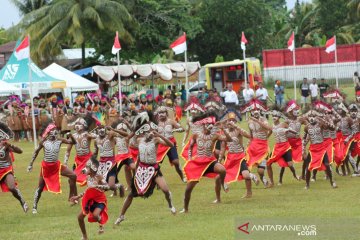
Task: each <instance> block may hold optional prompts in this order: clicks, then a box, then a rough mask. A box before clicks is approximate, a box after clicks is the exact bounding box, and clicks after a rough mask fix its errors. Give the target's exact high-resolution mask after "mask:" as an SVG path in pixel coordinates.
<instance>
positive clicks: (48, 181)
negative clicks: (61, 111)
mask: <svg viewBox="0 0 360 240" xmlns="http://www.w3.org/2000/svg"><path fill="white" fill-rule="evenodd" d="M58 133H59V132H58V130H57V129H56V126H55V124H54V123H52V122H48V123H45V124H43V125H42V129H40V134H41V137H42V140H41V142H40V143H39V146H38V147H37V149H36V150H35V152H34V154H33V157H32V160H31V161H30V163H29V166H28V168H27V170H28V172H31V170H32V168H33V164H34V161H35V159H36V157H37V155H38V154H39V152H40V150H41V149H44V160H43V161H42V162H41V172H40V178H39V185H38V188H37V189H36V190H35V196H34V205H33V209H32V213H33V214H36V213H37V207H38V203H39V200H40V197H41V193H42V192H43V191H49V192H52V193H61V188H60V174H61V176H65V177H67V178H69V186H70V192H69V201H70V198H71V197H72V196H75V195H77V189H76V175H75V173H74V172H73V171H71V170H70V169H69V168H68V167H67V166H65V165H62V164H61V163H60V161H59V152H60V147H61V144H62V143H65V144H73V143H75V139H74V138H73V137H72V135H71V134H68V136H69V137H70V140H68V139H64V138H59V137H58ZM72 204H74V203H72Z"/></svg>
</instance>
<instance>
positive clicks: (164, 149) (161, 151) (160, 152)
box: [156, 137, 176, 163]
mask: <svg viewBox="0 0 360 240" xmlns="http://www.w3.org/2000/svg"><path fill="white" fill-rule="evenodd" d="M169 140H170V142H172V143H173V144H174V145H175V146H176V140H175V138H174V137H172V138H170V139H169ZM169 150H170V147H168V146H165V145H163V144H159V145H158V149H157V155H156V162H157V163H161V162H162V161H163V160H164V158H165V156H166V154H167V153H168V151H169Z"/></svg>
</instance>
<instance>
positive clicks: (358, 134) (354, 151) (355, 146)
mask: <svg viewBox="0 0 360 240" xmlns="http://www.w3.org/2000/svg"><path fill="white" fill-rule="evenodd" d="M358 110H359V109H358V106H357V104H356V103H352V104H350V105H349V111H350V118H351V120H352V125H351V131H352V133H351V136H349V137H348V138H347V139H345V142H348V141H350V139H352V140H353V141H352V144H351V146H350V148H349V153H348V156H347V157H348V158H349V162H350V163H351V165H352V167H353V168H354V173H353V175H352V176H353V177H358V176H360V174H359V169H358V166H357V165H358V164H355V159H354V158H355V157H358V156H360V146H359V143H360V120H359V117H358Z"/></svg>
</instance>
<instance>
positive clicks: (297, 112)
mask: <svg viewBox="0 0 360 240" xmlns="http://www.w3.org/2000/svg"><path fill="white" fill-rule="evenodd" d="M299 113H300V111H299V109H295V110H294V111H293V115H294V116H295V117H297V116H299Z"/></svg>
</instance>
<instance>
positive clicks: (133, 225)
mask: <svg viewBox="0 0 360 240" xmlns="http://www.w3.org/2000/svg"><path fill="white" fill-rule="evenodd" d="M345 90H346V92H347V93H348V95H349V96H350V95H351V93H352V89H351V88H349V87H348V88H346V89H345ZM287 91H288V92H289V95H290V96H291V92H293V91H291V90H287ZM270 94H271V93H270ZM241 126H243V127H244V128H245V129H247V126H246V123H245V122H242V123H241ZM181 139H182V134H178V135H177V140H178V142H181ZM270 142H271V144H270V145H271V146H272V145H273V137H271V138H270ZM17 145H18V146H20V147H21V148H22V149H23V150H24V153H23V154H22V155H17V156H16V161H15V163H14V165H15V174H16V178H17V180H18V183H19V188H20V190H21V191H22V193H23V195H24V197H25V199H26V200H27V202H28V204H29V205H30V207H31V206H32V202H33V194H34V191H35V189H36V187H37V181H38V176H39V170H40V161H41V157H42V153H40V154H39V157H38V158H37V160H36V161H35V164H34V170H33V172H31V173H27V172H26V167H27V165H28V163H29V161H30V159H31V156H32V153H33V145H32V143H27V142H20V143H17ZM64 152H65V146H64V149H62V151H61V156H60V160H61V161H62V160H63V154H64ZM179 152H180V149H179ZM73 158H74V152H73V153H72V156H71V159H73ZM183 163H184V162H183V161H182V164H183ZM300 167H301V166H300V165H297V166H296V169H297V173H298V174H300V171H299V170H300ZM273 169H274V178H275V179H276V181H277V179H278V173H279V168H278V167H277V166H275V165H274V167H273ZM162 172H163V174H164V176H165V179H166V181H167V183H168V185H169V187H170V189H171V192H172V194H173V200H174V204H175V207H176V208H177V210H181V209H182V204H183V195H184V190H185V184H184V183H182V182H181V181H180V179H179V177H178V176H177V174H176V172H175V169H174V168H172V167H171V166H170V164H169V162H168V161H167V159H166V160H165V161H164V163H163V164H162ZM120 176H121V180H122V182H124V174H123V171H121V173H120ZM323 177H324V173H323V172H321V173H319V174H318V181H317V182H316V183H311V188H310V190H304V186H305V183H304V181H301V182H297V181H296V180H294V179H293V178H292V177H291V174H290V171H289V170H286V172H285V177H284V184H283V185H282V186H275V187H274V188H272V189H264V188H263V186H262V185H259V186H254V185H253V198H251V199H241V196H242V195H243V194H244V193H245V186H244V182H237V183H233V184H231V185H230V192H229V193H227V194H222V203H221V204H213V203H212V201H213V200H214V199H215V194H214V181H213V180H211V179H206V178H204V179H202V180H201V181H200V183H199V184H198V185H197V186H196V188H195V189H194V192H193V195H192V199H191V202H190V212H189V213H188V214H185V215H184V214H177V215H175V216H173V215H171V214H170V211H169V209H168V208H167V204H166V201H165V198H164V195H163V194H162V192H161V191H158V190H155V191H154V194H153V195H152V196H151V197H150V198H149V199H145V200H144V199H141V198H137V199H134V201H133V204H132V206H131V207H130V209H129V210H128V212H127V214H126V220H125V221H124V222H123V223H121V225H120V226H119V227H117V228H113V223H114V221H115V220H116V218H117V216H118V215H119V210H120V208H121V206H122V203H123V200H124V199H120V198H119V197H113V198H110V197H109V198H108V202H109V221H108V224H107V225H106V226H105V227H106V228H105V233H104V234H103V235H98V234H97V224H88V223H87V225H86V226H87V231H88V236H89V238H90V239H166V240H169V239H191V240H192V239H243V238H242V235H239V234H237V233H238V230H237V226H238V225H240V224H242V223H244V221H248V220H249V219H251V220H252V221H256V220H257V219H258V220H259V221H262V220H264V219H265V220H266V219H269V221H273V222H272V223H276V221H277V220H278V219H290V220H292V221H296V220H297V219H299V223H301V224H303V223H308V224H311V223H312V221H313V223H317V224H319V225H321V224H322V223H323V222H324V221H323V220H328V221H332V222H334V223H338V224H342V225H344V227H346V226H347V227H348V228H347V229H346V228H340V229H339V230H334V229H336V228H335V227H336V226H335V225H332V226H334V228H329V229H328V230H329V231H330V230H333V231H332V233H331V235H329V236H326V237H324V235H322V236H323V237H321V234H323V232H318V236H317V237H313V238H312V239H360V235H359V231H358V228H349V226H352V225H350V222H351V220H354V219H355V221H356V222H357V223H358V222H359V220H360V217H359V216H360V207H359V206H360V198H359V182H360V178H351V177H340V176H338V175H335V180H336V182H337V185H338V186H339V188H338V189H332V188H331V187H330V184H329V182H328V181H326V180H324V179H323ZM62 189H63V193H62V194H59V195H54V194H51V193H48V192H44V193H43V195H42V198H41V200H40V203H39V207H38V214H37V215H32V214H31V210H30V211H29V213H27V214H24V213H23V212H22V209H21V208H20V205H19V204H18V202H17V200H15V199H14V198H13V197H12V195H11V194H9V193H7V194H4V193H1V194H0V203H1V206H2V207H1V208H0V216H1V224H0V239H39V240H42V239H44V240H45V239H46V240H49V239H51V240H56V239H80V238H81V233H80V229H79V227H78V223H77V214H78V213H79V211H80V206H79V205H77V206H74V207H70V206H69V204H68V202H67V196H68V191H69V189H68V184H67V180H66V179H64V178H62ZM78 191H79V192H82V191H84V188H79V189H78ZM109 195H110V193H107V196H109ZM305 221H306V222H305ZM355 226H356V225H355ZM357 226H358V225H357ZM357 226H356V227H357ZM319 228H320V227H319ZM347 233H348V234H349V236H346V234H347ZM239 236H240V237H239ZM249 236H251V235H249ZM345 236H346V238H345ZM244 237H247V235H246V236H245V235H244ZM296 238H298V239H305V238H302V237H300V236H299V237H285V236H283V237H280V238H276V239H296ZM247 239H260V238H247ZM261 239H275V238H272V235H268V236H267V237H266V238H261Z"/></svg>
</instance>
